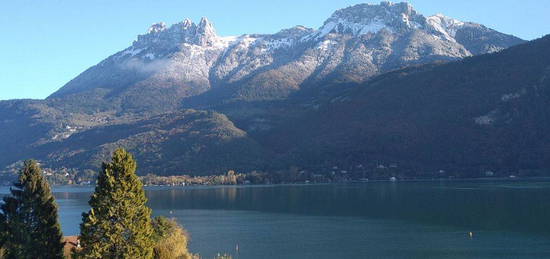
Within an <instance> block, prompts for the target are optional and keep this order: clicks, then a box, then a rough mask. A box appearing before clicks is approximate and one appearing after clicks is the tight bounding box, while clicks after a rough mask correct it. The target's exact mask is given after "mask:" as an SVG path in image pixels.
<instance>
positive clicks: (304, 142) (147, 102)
mask: <svg viewBox="0 0 550 259" xmlns="http://www.w3.org/2000/svg"><path fill="white" fill-rule="evenodd" d="M523 42H524V41H523V40H521V39H519V38H516V37H513V36H510V35H506V34H502V33H499V32H496V31H494V30H491V29H489V28H486V27H484V26H483V25H479V24H475V23H469V22H461V21H458V20H454V19H452V18H448V17H444V16H442V15H436V16H430V17H425V16H423V15H421V14H419V13H417V12H416V11H415V10H414V9H413V8H412V6H410V5H409V4H407V3H397V4H393V3H389V2H382V3H381V4H378V5H361V4H360V5H356V6H352V7H348V8H344V9H341V10H338V11H336V12H335V13H334V14H333V15H332V16H331V17H329V18H328V19H327V20H326V22H325V23H324V24H323V25H322V26H321V27H320V28H319V29H310V28H306V27H303V26H295V27H292V28H289V29H284V30H281V31H279V32H278V33H275V34H245V35H241V36H233V37H222V36H219V35H217V33H216V31H215V28H214V27H213V25H212V23H210V21H208V19H207V18H202V19H201V21H200V22H199V23H198V24H196V23H193V22H192V21H191V20H188V19H186V20H184V21H182V22H180V23H176V24H174V25H171V26H166V24H163V23H156V24H153V25H152V26H151V27H150V28H149V29H148V30H147V32H146V33H145V34H143V35H140V36H138V38H137V40H136V41H134V43H133V44H132V45H131V46H130V47H128V48H126V49H124V50H122V51H119V52H117V53H115V54H113V55H111V56H110V57H108V58H106V59H105V60H103V61H101V62H100V63H98V64H97V65H95V66H93V67H91V68H89V69H87V70H86V71H84V72H83V73H81V74H80V75H79V76H77V77H76V78H74V79H73V80H71V81H70V82H68V83H67V84H66V85H65V86H63V87H62V88H61V89H60V90H59V91H57V92H56V93H54V94H52V95H51V96H50V97H48V98H47V99H45V100H21V101H7V102H4V101H2V102H0V114H4V115H2V118H3V120H0V136H2V140H1V141H0V144H1V145H3V146H4V147H5V148H4V149H2V150H0V167H8V168H13V167H14V165H15V164H17V163H18V161H20V160H22V159H26V158H27V156H33V157H34V158H36V159H39V160H40V161H42V162H43V163H44V164H45V165H46V166H51V167H55V168H58V167H63V166H69V167H75V168H77V169H97V167H98V164H99V161H100V160H101V159H104V158H106V157H108V155H106V154H107V153H108V152H109V151H111V150H112V149H113V148H114V147H116V146H125V147H127V148H129V149H130V151H132V152H134V153H136V155H137V157H138V158H139V159H140V160H143V163H140V164H141V165H142V168H140V173H148V172H157V173H161V174H180V173H192V174H218V173H224V172H225V171H226V170H229V169H237V170H243V171H250V170H254V169H258V170H279V169H284V168H288V167H289V166H302V167H309V168H311V167H312V165H313V164H314V163H319V165H323V166H329V165H325V162H326V163H336V162H337V161H334V160H332V159H328V158H327V157H326V156H327V154H333V155H334V157H335V158H336V159H340V160H341V161H348V162H349V164H351V163H364V161H360V160H361V159H356V158H354V155H353V154H349V153H350V152H352V151H356V153H357V154H364V153H365V149H362V148H361V147H360V146H354V145H348V144H349V142H354V141H355V142H358V143H369V141H367V140H369V139H371V138H373V136H378V137H379V138H380V140H379V141H375V142H374V143H372V142H370V143H371V144H373V145H372V146H371V147H370V149H367V151H368V152H374V151H373V150H374V149H375V148H376V149H379V150H380V152H381V153H384V154H383V155H381V156H379V157H378V156H377V158H376V159H378V161H385V160H387V161H390V160H392V159H393V160H392V161H395V160H399V159H398V158H392V159H384V157H391V156H392V155H391V154H390V153H387V150H392V148H394V149H395V147H394V146H392V145H394V143H393V142H392V140H391V138H390V139H387V138H388V137H387V136H385V135H383V134H382V133H380V131H379V130H380V129H378V130H372V131H368V130H366V129H365V128H369V127H366V126H365V125H364V123H365V122H364V121H363V120H364V118H362V117H361V116H359V115H358V113H357V112H356V111H354V110H353V109H349V108H348V107H346V106H334V107H338V109H340V110H341V111H345V112H343V114H331V113H330V110H329V112H328V113H327V114H331V115H330V116H333V118H332V119H331V120H332V121H334V122H336V121H339V120H342V119H344V118H346V116H347V115H346V114H348V113H349V115H350V116H351V117H349V118H350V122H347V121H340V123H341V124H342V125H347V127H349V129H345V128H344V129H342V128H337V127H335V128H333V129H334V131H333V132H331V131H326V130H327V127H326V125H323V124H319V123H320V122H324V123H328V124H330V123H332V122H327V121H326V120H324V119H323V117H322V116H321V117H319V114H318V111H320V110H323V109H326V107H330V106H331V105H332V104H334V105H337V104H340V103H343V104H345V103H346V102H347V101H348V100H355V99H354V98H353V96H349V95H348V93H349V92H353V91H359V90H357V89H362V86H364V85H365V84H366V85H372V84H376V82H377V81H379V80H380V79H381V78H385V77H392V76H393V75H395V74H399V73H407V72H406V71H412V70H415V69H419V70H422V69H424V70H429V68H430V67H432V66H436V67H437V66H440V65H437V64H439V63H448V62H453V61H455V62H456V61H459V60H462V59H465V60H469V59H470V58H471V57H472V56H476V55H481V54H489V53H496V55H500V54H501V53H500V52H501V51H502V50H503V49H506V48H508V47H511V46H515V45H517V44H520V43H523ZM506 53H507V52H506ZM474 59H475V58H474ZM433 63H436V64H435V65H426V64H433ZM458 63H460V62H458ZM407 67H408V68H407ZM392 82H393V81H392ZM404 89H405V90H406V89H407V88H404ZM404 93H407V92H406V91H404ZM393 94H395V95H397V96H399V95H400V94H401V93H399V92H394V93H393ZM509 94H510V95H509V96H508V97H506V98H508V99H510V100H515V99H516V98H517V97H516V95H517V93H515V92H514V93H509ZM357 95H358V96H362V93H357ZM519 95H521V92H519ZM369 98H370V97H369ZM384 98H386V99H387V102H388V103H393V102H394V101H393V100H392V99H391V98H389V97H387V96H385V97H384ZM355 102H358V103H359V104H358V107H361V106H362V105H364V104H362V103H360V102H359V101H357V100H355ZM416 108H418V107H416ZM418 109H420V108H418ZM202 110H209V111H202ZM388 110H391V109H388ZM369 116H374V117H376V116H377V115H372V114H371V115H369ZM392 116H394V115H392ZM415 116H416V115H415ZM498 116H500V114H499V113H498V112H496V113H490V111H488V112H487V113H485V114H478V115H477V116H476V117H475V118H472V121H470V122H475V121H476V119H477V121H479V122H480V123H485V124H487V123H489V124H490V123H492V122H493V121H495V120H496V119H495V118H496V117H498ZM365 121H367V120H365ZM304 122H308V123H311V125H315V126H314V127H313V126H312V127H309V126H307V125H305V126H304V125H303V123H304ZM374 122H375V123H378V124H380V125H386V124H385V123H383V122H380V121H376V120H375V121H374ZM409 123H410V124H411V125H412V124H414V123H413V122H409ZM390 126H391V125H390ZM390 126H388V125H386V126H385V127H387V128H388V129H390V128H391V127H390ZM308 127H309V128H308ZM285 128H288V129H294V128H296V131H292V130H288V129H285ZM396 128H398V127H396ZM300 130H303V131H300ZM355 130H359V131H360V132H366V134H367V133H368V134H371V135H370V136H371V137H368V136H367V137H366V136H362V135H361V134H359V135H358V134H357V132H356V131H355ZM430 130H432V131H433V130H434V129H433V128H430ZM388 132H389V133H391V132H392V131H391V130H388ZM397 133H400V134H401V133H402V132H396V134H397ZM410 134H412V133H410ZM314 136H315V137H317V138H318V140H319V141H316V140H315V139H312V137H314ZM410 136H412V135H407V134H405V135H404V136H400V137H401V138H403V139H407V137H410ZM329 140H334V141H329ZM327 141H328V142H327ZM384 141H387V143H388V147H384V145H383V143H384ZM332 142H334V143H332ZM319 143H323V144H319ZM335 143H336V144H335ZM338 143H340V144H341V145H338ZM346 143H348V144H346ZM430 143H431V142H430ZM432 144H433V143H432ZM346 147H348V148H349V149H348V150H347V151H346V150H345V148H346ZM12 150H17V151H15V152H14V151H12ZM344 151H346V152H344ZM178 152H179V153H178ZM338 152H341V153H343V154H347V155H345V156H340V155H338V154H337V153H338ZM396 153H398V152H396ZM400 156H401V157H407V156H406V155H403V154H400ZM247 158H250V159H249V160H247ZM212 161H216V162H215V163H214V162H212ZM247 161H248V163H247ZM314 161H316V162H314ZM323 161H325V162H323ZM342 163H344V162H342ZM163 164H165V165H166V166H165V167H164V168H163ZM346 166H347V165H346ZM330 167H332V165H330Z"/></svg>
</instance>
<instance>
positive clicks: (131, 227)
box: [74, 149, 153, 259]
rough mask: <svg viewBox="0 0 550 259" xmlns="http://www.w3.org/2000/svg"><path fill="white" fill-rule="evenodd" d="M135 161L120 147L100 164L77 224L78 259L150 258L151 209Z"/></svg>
mask: <svg viewBox="0 0 550 259" xmlns="http://www.w3.org/2000/svg"><path fill="white" fill-rule="evenodd" d="M135 172H136V162H135V160H134V158H133V157H132V155H131V154H130V153H128V152H126V151H125V150H123V149H118V150H116V151H115V153H114V154H113V158H112V162H110V163H104V164H103V166H102V170H101V172H100V173H99V176H98V181H97V186H96V188H95V192H94V194H93V195H92V197H91V198H90V202H89V203H90V207H91V209H90V211H89V212H88V213H83V214H82V217H83V223H82V224H81V225H80V232H81V233H80V234H81V235H80V242H81V246H82V249H81V250H80V251H75V253H74V255H75V256H76V257H80V258H112V259H117V258H120V259H122V258H152V256H153V228H152V224H151V209H149V208H148V207H147V206H146V204H145V203H146V202H147V198H146V197H145V192H144V191H143V185H142V183H141V181H140V180H139V178H138V177H137V175H136V173H135Z"/></svg>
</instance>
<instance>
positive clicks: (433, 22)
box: [427, 14, 465, 40]
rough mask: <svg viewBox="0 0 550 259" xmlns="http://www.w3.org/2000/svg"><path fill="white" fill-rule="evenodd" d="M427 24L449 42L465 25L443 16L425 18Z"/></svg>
mask: <svg viewBox="0 0 550 259" xmlns="http://www.w3.org/2000/svg"><path fill="white" fill-rule="evenodd" d="M427 22H428V24H429V25H430V26H431V27H433V29H435V30H436V31H437V32H440V33H442V34H443V35H444V36H445V37H446V38H447V39H449V40H452V39H454V37H455V36H456V32H457V31H458V30H459V29H460V28H462V27H463V26H464V25H465V23H464V22H462V21H459V20H457V19H454V18H451V17H447V16H445V15H443V14H436V15H433V16H430V17H428V18H427Z"/></svg>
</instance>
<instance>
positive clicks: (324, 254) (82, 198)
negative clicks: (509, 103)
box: [1, 181, 550, 259]
mask: <svg viewBox="0 0 550 259" xmlns="http://www.w3.org/2000/svg"><path fill="white" fill-rule="evenodd" d="M92 190H93V189H92V188H83V187H56V188H54V191H55V196H56V198H57V202H58V204H59V206H60V220H61V224H62V227H63V231H64V234H65V235H76V234H77V233H78V224H79V223H80V221H81V216H80V214H81V213H82V212H83V211H85V210H87V209H88V204H87V202H88V198H89V196H90V193H91V191H92ZM146 190H147V195H148V197H149V206H150V207H151V208H152V209H153V213H154V214H155V215H164V216H167V217H171V218H175V219H177V221H178V222H180V223H181V224H182V225H183V226H184V227H185V228H186V229H187V230H188V232H189V233H190V234H191V238H192V240H191V242H190V250H191V251H192V252H194V253H200V254H201V255H203V256H204V258H212V257H213V256H214V255H215V254H216V253H218V252H222V253H223V252H227V253H231V254H233V256H234V258H236V259H237V258H240V259H249V258H250V259H252V258H254V259H256V258H331V259H335V258H550V182H548V181H495V182H488V181H452V182H451V181H441V182H393V183H392V182H375V183H362V184H331V185H281V186H228V187H147V189H146ZM1 191H2V193H7V191H8V189H7V188H5V187H4V188H3V189H2V190H1ZM469 232H472V234H473V236H472V237H470V235H469ZM237 246H238V248H239V249H238V251H237V249H236V247H237Z"/></svg>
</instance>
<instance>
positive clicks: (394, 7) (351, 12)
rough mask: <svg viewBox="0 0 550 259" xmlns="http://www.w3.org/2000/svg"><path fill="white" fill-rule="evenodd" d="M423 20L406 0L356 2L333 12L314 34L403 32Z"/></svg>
mask: <svg viewBox="0 0 550 259" xmlns="http://www.w3.org/2000/svg"><path fill="white" fill-rule="evenodd" d="M425 24H426V19H425V18H424V17H423V16H422V15H420V14H418V13H417V12H416V11H415V10H414V8H413V7H412V6H411V5H410V4H408V3H392V2H381V3H380V4H378V5H376V4H358V5H354V6H351V7H348V8H344V9H341V10H338V11H336V12H334V14H333V15H332V16H331V17H330V18H329V19H328V20H327V21H325V23H324V24H323V26H322V27H321V28H319V31H318V32H317V35H316V38H320V37H323V36H325V35H327V34H329V33H340V34H351V35H354V36H357V35H363V34H368V33H377V32H379V31H381V30H383V29H386V30H388V31H390V32H403V31H407V30H410V29H416V28H420V27H423V26H424V25H425Z"/></svg>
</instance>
